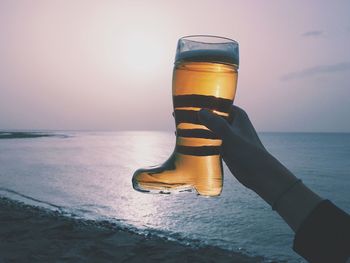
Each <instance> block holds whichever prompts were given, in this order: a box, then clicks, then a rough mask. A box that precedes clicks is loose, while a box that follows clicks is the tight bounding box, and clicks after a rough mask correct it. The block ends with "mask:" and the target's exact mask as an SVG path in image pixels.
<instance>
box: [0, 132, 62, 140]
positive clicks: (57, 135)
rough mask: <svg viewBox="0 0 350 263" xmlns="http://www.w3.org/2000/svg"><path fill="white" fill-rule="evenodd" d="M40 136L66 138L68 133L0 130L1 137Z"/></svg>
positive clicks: (21, 137) (23, 137)
mask: <svg viewBox="0 0 350 263" xmlns="http://www.w3.org/2000/svg"><path fill="white" fill-rule="evenodd" d="M40 137H62V138H66V137H68V136H67V135H63V134H55V133H44V132H17V131H16V132H12V131H0V140H1V139H26V138H40Z"/></svg>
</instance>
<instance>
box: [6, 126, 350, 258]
mask: <svg viewBox="0 0 350 263" xmlns="http://www.w3.org/2000/svg"><path fill="white" fill-rule="evenodd" d="M52 134H53V135H55V136H53V137H40V138H17V139H2V140H0V196H4V197H7V198H10V199H14V200H18V201H21V202H24V203H26V204H28V205H33V206H39V207H42V208H44V209H50V210H55V211H59V212H61V213H62V214H64V215H66V216H71V217H76V218H81V219H89V220H96V221H105V220H107V221H110V222H112V223H113V224H115V225H116V226H117V227H120V228H124V229H127V230H128V231H134V232H136V233H139V234H141V235H156V236H160V237H163V238H166V239H169V240H174V241H176V242H180V243H183V244H187V245H191V246H203V245H212V246H217V247H220V248H224V249H227V250H230V251H235V252H241V253H244V254H247V255H259V256H264V257H265V258H266V259H267V262H269V261H270V262H305V261H304V260H303V259H302V258H301V257H300V256H298V255H297V254H296V253H295V252H294V251H293V250H292V244H293V238H294V234H293V232H292V230H291V229H290V228H289V227H288V226H287V225H286V224H285V223H284V221H283V220H282V219H281V218H280V217H279V215H278V214H277V213H276V212H274V211H272V210H271V208H270V207H269V206H268V205H267V204H266V203H265V202H264V201H262V200H261V199H260V197H259V196H257V195H256V194H255V193H254V192H252V191H251V190H249V189H246V188H245V187H244V186H242V185H241V184H240V183H239V182H238V181H237V180H236V179H235V178H234V176H233V175H232V174H231V173H230V171H229V170H228V168H227V167H226V166H225V165H224V175H225V176H224V188H223V192H222V194H221V195H220V196H219V197H210V198H208V197H202V196H198V195H196V193H179V194H171V195H162V194H145V193H140V192H136V191H135V190H133V188H132V183H131V178H132V175H133V172H134V171H135V170H136V169H138V168H140V167H145V166H152V165H156V164H161V163H162V162H163V161H165V160H166V159H167V158H168V157H169V155H170V154H171V153H172V151H173V149H174V142H175V136H174V133H170V132H160V131H123V132H72V131H57V132H52ZM259 136H260V137H261V140H262V142H263V143H264V145H265V146H266V148H267V149H268V150H269V151H270V152H271V153H272V154H273V155H274V156H275V157H276V158H277V159H279V160H280V161H281V162H282V163H283V164H284V165H286V166H287V167H288V168H289V169H290V170H291V171H292V172H293V173H294V174H295V175H296V176H297V177H299V178H301V179H302V180H303V182H304V183H305V184H306V185H307V186H309V187H310V188H311V189H313V190H314V191H315V192H317V193H318V194H319V195H321V196H322V197H323V198H327V199H330V200H331V201H332V202H333V203H334V204H336V205H337V206H339V207H340V208H342V209H343V210H345V211H346V212H348V213H349V212H350V134H349V133H259Z"/></svg>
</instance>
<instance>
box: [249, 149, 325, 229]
mask: <svg viewBox="0 0 350 263" xmlns="http://www.w3.org/2000/svg"><path fill="white" fill-rule="evenodd" d="M261 162H262V163H263V164H264V165H263V166H262V169H261V173H259V175H258V176H257V177H258V179H257V180H258V181H257V183H256V184H255V186H254V187H253V190H254V191H255V192H256V193H257V194H258V195H259V196H260V197H261V198H263V199H264V200H265V201H266V202H267V203H268V204H270V205H271V206H274V209H275V210H276V211H277V212H278V214H279V215H280V216H281V217H282V218H283V219H284V220H285V221H286V223H287V224H288V225H289V226H290V227H291V228H292V229H293V230H294V231H297V229H298V227H299V226H300V224H301V223H302V222H303V220H304V219H305V218H306V217H307V216H308V215H309V213H310V212H311V211H312V210H313V209H314V208H315V207H316V206H317V204H319V203H320V202H321V201H322V199H321V197H319V196H318V195H317V194H315V193H314V192H313V191H311V190H310V189H309V188H308V187H306V186H305V185H304V184H303V183H302V182H297V178H296V177H295V176H294V175H293V174H292V173H291V172H290V171H289V170H288V169H287V168H285V167H284V166H283V165H282V164H281V163H280V162H279V161H278V160H277V159H275V158H274V157H273V156H272V155H270V154H268V155H265V156H264V158H262V160H261Z"/></svg>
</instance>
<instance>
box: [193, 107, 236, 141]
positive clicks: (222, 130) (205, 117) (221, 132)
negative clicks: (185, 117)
mask: <svg viewBox="0 0 350 263" xmlns="http://www.w3.org/2000/svg"><path fill="white" fill-rule="evenodd" d="M198 116H199V120H200V121H201V123H202V124H203V125H205V126H206V127H207V128H208V129H209V130H211V131H212V132H214V133H215V134H216V135H217V136H219V137H220V138H221V139H222V140H225V139H226V138H228V137H229V135H230V133H231V128H230V126H229V124H228V122H227V121H226V120H225V119H224V118H222V117H220V116H218V115H216V114H214V113H212V112H210V111H209V110H207V109H201V110H200V111H199V112H198Z"/></svg>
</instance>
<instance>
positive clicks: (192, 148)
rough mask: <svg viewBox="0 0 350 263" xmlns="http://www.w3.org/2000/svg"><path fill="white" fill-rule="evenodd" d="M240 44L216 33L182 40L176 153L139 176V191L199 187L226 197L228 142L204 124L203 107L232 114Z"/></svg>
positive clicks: (177, 78)
mask: <svg viewBox="0 0 350 263" xmlns="http://www.w3.org/2000/svg"><path fill="white" fill-rule="evenodd" d="M238 65H239V56H238V43H237V42H236V41H234V40H232V39H228V38H223V37H215V36H188V37H183V38H181V39H179V41H178V45H177V50H176V57H175V64H174V71H173V85H172V94H173V106H174V117H175V123H176V146H175V149H174V152H173V153H172V155H171V156H170V157H169V159H168V160H167V161H165V162H164V163H163V164H162V165H159V166H155V167H150V168H142V169H139V170H137V171H136V172H135V173H134V175H133V179H132V182H133V187H134V189H135V190H138V191H142V192H153V193H172V192H182V191H190V190H195V191H196V192H197V193H198V194H200V195H204V196H217V195H220V193H221V191H222V185H223V171H222V160H221V156H220V146H221V144H222V141H221V140H220V139H219V138H218V137H217V136H216V135H215V134H214V133H213V132H211V131H210V130H209V129H208V128H206V127H205V126H203V125H201V123H200V121H199V118H198V111H199V110H200V109H202V108H205V109H209V110H211V111H212V112H214V113H215V114H217V115H220V116H221V117H223V118H226V119H227V118H228V117H229V113H230V109H231V105H232V103H233V99H234V97H235V92H236V85H237V74H238V73H237V70H238Z"/></svg>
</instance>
